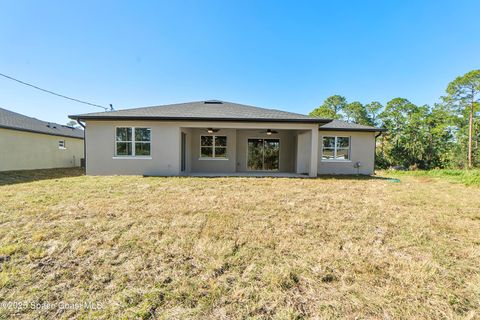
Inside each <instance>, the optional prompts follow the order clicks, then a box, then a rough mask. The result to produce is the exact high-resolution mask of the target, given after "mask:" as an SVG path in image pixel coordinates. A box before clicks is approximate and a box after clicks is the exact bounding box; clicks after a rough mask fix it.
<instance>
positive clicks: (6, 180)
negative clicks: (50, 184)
mask: <svg viewBox="0 0 480 320" xmlns="http://www.w3.org/2000/svg"><path fill="white" fill-rule="evenodd" d="M82 175H84V169H83V168H60V169H40V170H20V171H3V172H0V186H5V185H10V184H18V183H27V182H33V181H40V180H50V179H60V178H68V177H78V176H82Z"/></svg>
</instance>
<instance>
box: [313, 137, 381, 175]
mask: <svg viewBox="0 0 480 320" xmlns="http://www.w3.org/2000/svg"><path fill="white" fill-rule="evenodd" d="M324 136H342V137H350V158H351V159H350V160H349V161H330V160H329V161H322V144H323V137H324ZM357 162H359V163H360V168H355V167H354V166H355V164H356V163H357ZM374 165H375V132H353V131H319V137H318V174H365V175H371V174H373V173H374Z"/></svg>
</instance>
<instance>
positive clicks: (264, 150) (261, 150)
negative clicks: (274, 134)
mask: <svg viewBox="0 0 480 320" xmlns="http://www.w3.org/2000/svg"><path fill="white" fill-rule="evenodd" d="M279 160H280V140H279V139H248V159H247V169H248V170H257V171H278V169H279Z"/></svg>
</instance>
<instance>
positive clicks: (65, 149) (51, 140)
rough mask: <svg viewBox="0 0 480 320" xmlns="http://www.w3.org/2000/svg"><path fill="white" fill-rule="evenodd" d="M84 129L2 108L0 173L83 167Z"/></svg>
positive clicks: (0, 109) (0, 116) (0, 119)
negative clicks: (81, 165) (81, 160)
mask: <svg viewBox="0 0 480 320" xmlns="http://www.w3.org/2000/svg"><path fill="white" fill-rule="evenodd" d="M83 141H84V140H83V130H80V129H75V128H72V127H68V126H64V125H60V124H56V123H51V122H45V121H41V120H38V119H35V118H31V117H27V116H24V115H21V114H18V113H15V112H12V111H9V110H6V109H2V108H0V171H10V170H31V169H50V168H67V167H78V166H80V159H82V158H83V147H84V146H83Z"/></svg>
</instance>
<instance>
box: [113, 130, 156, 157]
mask: <svg viewBox="0 0 480 320" xmlns="http://www.w3.org/2000/svg"><path fill="white" fill-rule="evenodd" d="M150 146H151V129H150V128H135V127H124V128H116V135H115V156H117V157H125V156H127V157H128V156H130V157H145V156H150Z"/></svg>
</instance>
